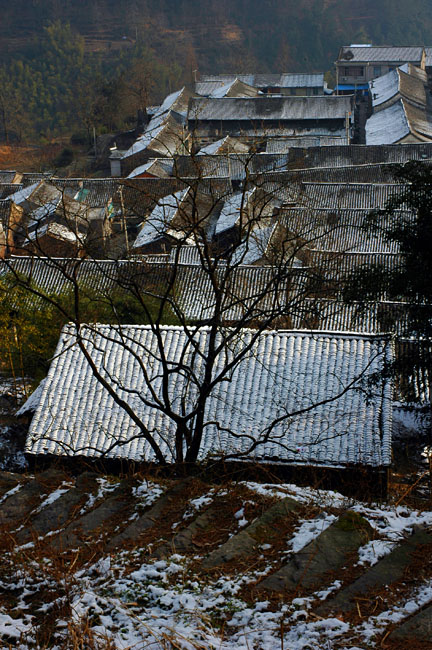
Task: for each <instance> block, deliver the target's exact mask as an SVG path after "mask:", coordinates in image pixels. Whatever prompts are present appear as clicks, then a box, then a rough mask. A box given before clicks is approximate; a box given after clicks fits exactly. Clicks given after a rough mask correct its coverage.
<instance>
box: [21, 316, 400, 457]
mask: <svg viewBox="0 0 432 650" xmlns="http://www.w3.org/2000/svg"><path fill="white" fill-rule="evenodd" d="M81 335H82V337H83V340H84V345H85V347H86V350H87V352H88V354H90V355H91V357H92V359H93V361H94V363H95V365H96V368H97V369H98V371H99V372H100V373H101V374H102V376H103V377H104V378H105V379H106V380H107V381H108V382H109V383H110V385H112V386H114V387H115V389H116V391H117V392H118V393H119V395H120V396H121V397H122V399H124V400H125V401H126V402H127V403H128V404H129V406H130V407H131V408H132V410H133V411H134V413H135V414H136V415H137V416H138V417H139V418H140V419H141V421H142V422H143V423H144V424H145V426H146V427H147V428H148V430H149V432H150V433H151V435H152V436H154V438H155V440H156V441H157V443H158V444H159V445H160V447H161V449H162V451H163V453H164V454H165V455H166V457H167V459H168V461H172V460H173V457H174V449H175V440H174V438H175V430H176V427H175V424H174V422H173V421H172V420H171V419H169V418H168V417H167V416H166V415H165V414H164V413H162V412H161V411H160V410H158V409H156V408H155V406H154V403H155V402H154V400H155V399H158V400H159V399H162V400H163V399H166V398H167V396H168V399H169V401H170V404H171V407H172V409H173V411H174V412H176V413H178V414H184V413H185V412H186V413H190V412H191V410H192V409H193V408H194V407H195V404H196V397H197V394H196V390H195V389H194V387H193V382H191V381H190V377H189V373H188V372H187V368H189V367H190V368H192V369H193V372H194V373H195V375H194V376H196V377H198V378H202V376H203V372H204V360H205V358H206V350H207V346H208V342H209V338H208V337H209V329H208V328H200V329H198V330H197V331H196V332H195V334H193V335H192V336H191V335H190V333H188V334H187V333H186V332H185V330H184V329H182V328H179V327H164V328H162V329H161V331H160V336H161V339H160V340H158V338H157V336H156V335H155V333H154V332H153V331H152V330H151V328H149V327H147V326H123V327H122V328H121V331H120V330H119V329H118V328H114V327H112V326H104V325H96V326H94V327H91V328H90V327H87V326H83V327H82V329H81ZM223 335H224V333H223V332H220V333H219V334H218V339H220V338H221V336H223ZM255 336H256V332H254V330H242V331H241V332H240V333H239V335H238V337H236V338H235V339H234V340H233V341H232V345H231V346H229V349H227V348H226V347H225V346H222V352H221V353H220V354H219V355H218V356H217V359H216V362H215V367H214V369H213V373H212V374H213V376H215V375H216V373H218V372H222V371H223V368H224V367H225V364H226V362H227V359H228V360H229V359H231V358H232V355H233V354H234V351H235V352H236V353H239V352H241V351H242V350H245V349H246V347H247V346H250V350H249V351H248V352H247V353H246V354H245V355H244V356H243V357H242V360H241V361H240V362H239V364H238V365H237V366H236V367H235V369H234V370H233V371H232V372H230V373H229V381H223V382H221V383H217V384H216V385H215V387H214V388H213V390H212V392H211V394H210V397H209V399H208V400H207V402H206V405H205V414H204V418H205V422H206V423H208V424H207V425H206V426H205V429H204V436H203V441H202V446H201V449H200V453H199V458H201V459H204V458H206V457H208V456H209V455H212V456H214V455H216V456H226V455H227V454H230V453H233V452H240V453H242V452H243V453H246V452H247V451H248V449H249V446H250V442H251V440H254V439H258V438H260V437H261V436H262V433H263V432H264V431H266V430H267V431H268V433H269V435H268V439H267V441H266V442H265V443H264V444H263V445H259V446H258V447H257V448H256V450H255V451H254V453H253V454H251V455H250V456H249V458H253V459H255V460H273V461H280V462H286V463H298V464H314V465H317V464H318V465H324V466H337V467H340V466H347V465H351V464H360V465H369V466H383V465H388V464H390V462H391V450H390V445H391V433H390V425H391V388H390V384H389V383H384V385H383V387H382V390H379V391H375V392H374V394H373V395H372V396H370V399H369V400H367V399H366V395H365V394H364V392H363V391H362V390H358V388H359V387H360V382H361V378H362V377H363V378H364V377H365V375H369V374H370V373H373V372H376V371H379V370H380V369H381V367H382V363H383V360H384V358H385V357H387V358H388V357H389V355H390V348H389V346H388V344H386V343H385V342H384V341H383V340H381V339H379V338H376V337H368V336H358V335H356V336H348V335H341V334H331V333H324V332H314V333H309V332H308V333H306V332H302V333H296V332H283V331H277V332H276V331H269V332H262V333H261V334H260V335H259V336H258V338H257V340H256V341H254V340H253V339H254V337H255ZM122 339H123V342H125V341H126V342H127V345H126V347H125V345H124V344H122V342H121V341H122ZM75 340H76V339H75V333H74V330H73V328H72V327H67V328H66V329H65V330H64V332H63V334H62V336H61V339H60V342H59V345H58V347H57V351H56V354H55V356H54V360H53V362H52V364H51V367H50V370H49V373H48V377H47V381H46V384H45V385H44V387H43V391H42V396H41V399H40V402H39V405H38V408H37V410H36V413H35V416H34V418H33V421H32V423H31V425H30V429H29V433H28V437H27V442H26V452H27V453H28V454H31V455H46V454H51V455H54V456H56V455H59V456H84V457H96V458H97V457H100V456H101V455H102V454H105V457H106V458H124V459H131V460H134V461H151V460H154V453H153V451H152V449H151V447H150V445H149V443H148V442H146V441H145V440H144V438H143V436H141V435H137V434H139V429H138V427H137V426H136V425H135V424H134V422H133V421H132V420H131V418H130V417H129V416H128V415H127V414H126V412H125V411H124V410H123V409H122V408H121V407H119V406H118V405H117V404H116V402H115V401H114V400H113V399H112V398H111V397H110V395H109V393H108V391H107V390H106V389H105V388H103V386H102V384H101V383H100V382H98V381H97V379H95V377H94V374H93V373H92V372H91V370H90V367H89V364H88V362H87V360H86V358H85V356H84V354H83V353H82V351H81V350H80V348H79V347H78V345H76V344H75ZM161 343H162V345H163V350H164V355H165V358H166V360H167V363H168V364H169V368H170V371H171V372H170V374H169V375H168V377H167V385H166V391H165V392H162V376H163V371H162V364H161V361H160V353H159V345H160V344H161ZM144 373H145V374H146V376H147V378H148V382H149V384H150V386H151V389H152V391H153V394H152V393H151V392H150V390H149V386H148V385H146V382H145V381H144ZM227 379H228V376H227ZM163 395H165V397H164V396H163ZM316 404H319V406H315V405H316ZM290 414H292V415H290ZM275 418H280V421H279V422H278V423H277V424H276V425H275V426H274V427H273V428H272V429H271V430H269V429H268V428H269V427H271V425H272V423H273V422H274V420H275ZM231 431H232V432H233V433H234V434H235V436H233V435H232V434H231V433H230V432H231ZM116 442H119V443H121V444H120V445H115V444H113V443H116Z"/></svg>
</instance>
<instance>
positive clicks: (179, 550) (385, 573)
mask: <svg viewBox="0 0 432 650" xmlns="http://www.w3.org/2000/svg"><path fill="white" fill-rule="evenodd" d="M0 531H1V534H0V535H1V536H0V543H1V546H2V561H1V565H0V638H1V639H2V643H3V645H2V646H1V647H2V648H19V649H23V650H24V649H27V648H38V649H39V648H56V649H59V650H60V649H63V648H82V649H84V648H86V650H87V648H88V649H89V650H91V649H93V648H100V649H108V648H110V649H114V648H122V649H126V648H135V649H140V650H141V649H144V648H161V649H162V648H203V649H204V648H205V649H207V648H220V649H223V650H228V649H230V650H231V649H234V648H244V649H245V650H246V649H252V648H255V649H259V650H262V649H269V650H276V649H280V648H282V649H283V648H284V649H289V650H305V649H309V650H312V649H314V650H315V649H319V650H321V649H328V648H334V649H340V650H341V649H343V648H344V649H348V648H350V649H351V650H354V649H357V650H358V649H360V648H361V649H363V648H389V649H391V650H397V649H398V648H410V649H411V648H413V649H416V648H432V641H431V638H432V634H431V629H432V606H431V605H432V552H431V551H432V512H431V509H425V510H422V511H419V510H412V509H410V508H409V507H408V506H405V505H398V506H395V505H388V504H387V505H382V504H381V505H379V504H365V503H361V502H359V501H355V500H353V499H347V498H345V497H343V496H342V495H340V494H337V493H334V492H325V491H319V490H312V489H309V488H300V487H297V486H294V485H288V484H283V485H270V484H265V485H262V484H257V483H246V482H238V483H234V482H226V483H221V484H219V485H216V484H214V483H213V484H209V483H206V482H205V481H203V480H200V479H198V478H187V479H184V480H177V481H169V480H160V481H156V480H149V479H146V478H144V477H142V476H132V477H127V478H124V479H119V478H116V477H108V476H101V475H98V474H95V473H91V472H87V473H83V474H80V475H78V476H76V477H72V476H69V475H67V474H65V473H64V472H62V471H58V470H55V469H50V470H48V471H46V472H43V473H40V474H37V475H35V476H30V475H19V474H10V473H5V472H3V473H1V474H0Z"/></svg>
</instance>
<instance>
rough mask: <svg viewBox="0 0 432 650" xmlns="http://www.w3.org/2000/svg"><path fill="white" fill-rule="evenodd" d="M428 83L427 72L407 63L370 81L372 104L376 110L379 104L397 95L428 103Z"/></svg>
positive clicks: (419, 102)
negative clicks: (426, 89)
mask: <svg viewBox="0 0 432 650" xmlns="http://www.w3.org/2000/svg"><path fill="white" fill-rule="evenodd" d="M414 71H416V72H414ZM426 84H427V75H426V73H425V72H423V70H421V69H420V68H415V67H414V66H410V65H409V64H408V63H407V64H406V65H404V66H401V67H400V68H396V70H392V71H391V72H388V73H387V74H385V75H383V76H382V77H377V78H376V79H374V80H373V81H370V82H369V88H370V92H371V97H372V106H373V108H374V110H377V109H378V108H379V106H381V105H382V104H385V103H386V102H389V101H390V100H391V99H393V98H394V97H397V96H402V97H404V98H406V99H408V100H410V101H412V102H414V103H416V104H420V105H422V106H424V105H425V104H426V91H425V85H426Z"/></svg>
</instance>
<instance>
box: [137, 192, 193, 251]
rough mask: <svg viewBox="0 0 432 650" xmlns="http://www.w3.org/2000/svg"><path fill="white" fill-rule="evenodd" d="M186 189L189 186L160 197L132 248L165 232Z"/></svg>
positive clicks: (157, 237)
mask: <svg viewBox="0 0 432 650" xmlns="http://www.w3.org/2000/svg"><path fill="white" fill-rule="evenodd" d="M188 191H189V188H186V189H184V190H180V191H179V192H176V193H175V194H170V195H169V196H164V197H162V198H161V199H160V201H159V202H158V204H157V205H156V207H155V208H154V209H153V211H152V213H151V214H150V216H149V217H148V219H147V220H146V221H145V222H144V225H143V227H142V228H141V230H140V232H139V234H138V237H137V238H136V240H135V241H134V243H133V248H140V247H141V246H145V245H146V244H149V243H150V242H152V241H155V240H156V239H159V238H160V237H162V236H163V235H164V234H165V233H166V231H167V229H168V228H169V226H170V224H171V222H172V220H173V219H174V217H175V215H176V214H177V212H178V211H179V208H180V206H181V203H182V202H183V200H184V199H185V197H186V195H187V193H188Z"/></svg>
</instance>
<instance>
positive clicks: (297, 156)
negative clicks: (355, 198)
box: [289, 142, 432, 182]
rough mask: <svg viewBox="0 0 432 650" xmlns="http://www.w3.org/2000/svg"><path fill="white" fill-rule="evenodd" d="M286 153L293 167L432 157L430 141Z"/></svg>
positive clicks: (310, 149) (298, 150) (345, 164)
mask: <svg viewBox="0 0 432 650" xmlns="http://www.w3.org/2000/svg"><path fill="white" fill-rule="evenodd" d="M289 154H290V160H289V162H290V166H291V168H292V169H301V168H312V167H347V166H349V165H371V164H376V163H404V162H407V161H408V160H426V159H432V143H427V142H425V143H422V144H388V145H385V144H384V145H363V144H353V145H348V146H331V147H310V148H307V149H305V148H299V149H295V148H294V149H290V152H289ZM372 182H373V181H372Z"/></svg>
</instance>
